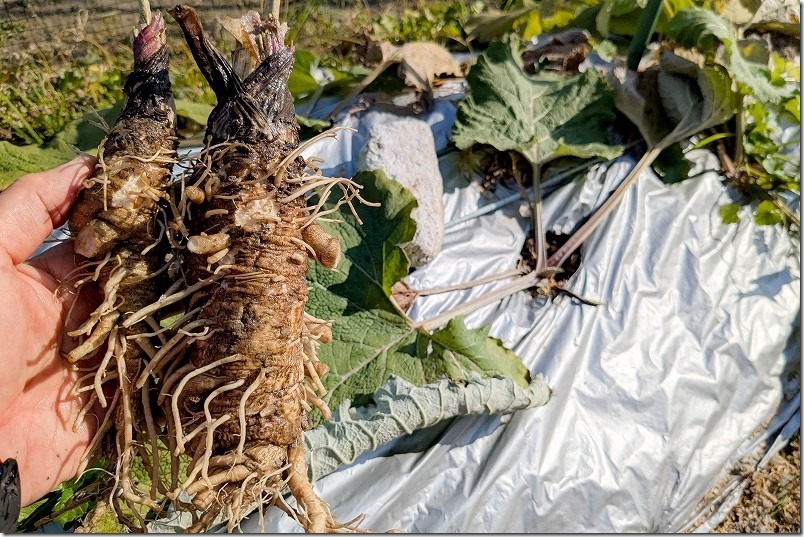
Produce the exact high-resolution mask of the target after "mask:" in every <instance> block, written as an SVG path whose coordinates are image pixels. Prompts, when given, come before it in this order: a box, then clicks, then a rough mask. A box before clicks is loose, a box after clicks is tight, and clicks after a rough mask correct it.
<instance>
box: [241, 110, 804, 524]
mask: <svg viewBox="0 0 804 537" xmlns="http://www.w3.org/2000/svg"><path fill="white" fill-rule="evenodd" d="M381 119H382V120H384V121H392V120H393V116H390V115H389V116H387V117H384V118H381ZM423 119H424V120H426V121H427V122H428V123H429V124H430V125H431V126H432V128H433V132H434V135H435V140H436V147H435V148H434V149H435V150H436V151H439V152H440V154H442V156H441V158H440V167H441V173H442V175H443V177H444V191H445V194H444V205H445V220H446V222H447V225H448V226H449V227H448V229H447V231H446V234H445V238H444V243H443V249H442V252H441V254H440V255H439V256H438V257H437V258H436V259H435V260H434V261H433V262H431V263H430V264H429V265H427V266H425V267H421V268H419V269H417V270H415V271H414V272H413V273H412V274H411V275H410V276H409V278H408V283H409V284H410V286H411V287H413V288H417V289H424V288H432V287H441V286H445V285H453V284H456V283H460V282H464V281H469V280H473V279H477V278H481V277H484V276H489V275H493V274H497V273H500V272H504V271H508V270H511V269H513V268H515V267H516V263H517V260H518V257H519V253H520V251H521V248H522V245H523V242H524V241H525V239H526V238H527V236H528V233H530V231H529V227H530V226H529V217H528V216H527V213H526V212H525V211H521V206H522V205H524V202H519V203H514V204H511V205H508V206H506V207H504V208H501V209H498V210H496V211H494V212H490V213H489V214H486V215H484V216H480V217H478V218H473V219H470V220H468V221H466V222H464V223H460V224H458V225H452V226H450V225H449V222H455V221H458V220H459V219H460V218H461V216H463V215H466V214H468V213H470V212H473V211H475V210H476V209H477V208H478V207H481V206H483V205H486V204H488V203H491V202H492V201H493V200H489V199H487V198H486V197H484V196H483V195H481V192H480V191H479V189H478V186H477V182H475V183H474V184H470V183H469V182H468V181H467V180H466V179H465V178H463V177H462V176H461V174H460V173H459V172H458V154H457V153H455V152H450V151H449V150H445V148H446V146H447V139H448V135H449V132H450V128H451V124H452V121H453V119H454V107H453V105H452V104H451V103H450V102H448V101H446V100H439V101H437V102H436V105H435V107H434V109H433V110H432V111H431V112H430V113H429V115H427V116H424V117H423ZM373 121H377V118H376V117H375V118H374V119H373ZM342 123H343V124H344V125H347V126H352V127H355V128H356V129H357V132H354V133H352V132H341V133H339V135H338V141H337V142H333V141H331V140H329V141H323V142H320V143H317V144H316V145H315V146H313V147H311V148H310V149H309V150H308V151H307V153H306V154H307V156H310V155H319V156H322V157H324V158H325V159H326V164H325V165H324V171H325V173H326V172H328V171H329V172H332V173H337V174H339V175H349V174H350V173H351V172H353V171H354V161H355V159H356V158H357V155H358V154H359V152H360V150H361V148H362V147H363V145H364V144H365V143H366V141H367V140H366V132H367V128H366V125H365V121H364V120H361V119H360V118H359V117H354V116H349V117H347V118H346V119H345V120H344V121H343V122H342ZM688 158H690V159H691V160H693V161H694V162H695V168H694V170H693V172H692V175H694V176H695V177H694V178H693V179H690V180H687V181H684V182H683V183H681V184H678V185H675V186H667V185H665V184H663V183H662V182H661V181H660V180H659V179H658V178H657V177H656V176H655V175H654V174H653V173H652V172H650V171H648V172H646V173H644V174H643V176H642V177H641V178H640V179H639V181H638V182H637V184H636V186H635V187H633V188H632V189H631V190H630V191H629V192H628V194H627V196H626V197H625V199H624V200H623V202H622V203H621V204H620V205H619V206H618V207H617V209H616V210H615V212H614V213H613V214H611V215H610V216H609V218H608V219H607V220H606V222H605V223H604V224H603V225H602V226H601V227H600V228H599V229H598V230H597V231H596V232H595V233H594V235H592V237H591V238H590V239H589V240H588V241H587V242H586V244H585V246H584V247H583V249H582V254H583V260H582V264H581V266H580V269H579V270H578V271H577V272H576V273H575V274H574V275H573V276H572V277H571V278H570V280H569V281H568V282H567V284H566V285H567V287H568V288H569V289H571V290H572V291H573V292H574V293H576V294H578V295H583V296H585V297H589V298H592V299H595V300H599V301H602V302H604V304H603V305H601V306H590V305H583V304H581V303H579V302H578V301H577V300H575V299H572V298H570V297H568V296H561V297H559V298H556V299H554V300H552V301H546V300H545V299H543V298H541V299H534V298H533V297H531V296H530V295H529V294H527V293H525V292H520V293H517V294H515V295H513V296H510V297H508V298H506V299H504V300H502V301H500V302H498V303H495V304H492V305H489V306H486V307H484V308H482V309H480V310H478V311H475V312H474V313H472V314H471V315H469V316H468V317H467V319H466V321H467V324H468V325H469V326H470V327H476V326H480V325H483V324H489V323H490V324H491V326H492V329H491V334H492V335H494V336H496V337H499V338H501V339H502V340H503V342H504V343H505V345H506V346H509V347H510V348H513V349H514V350H515V352H517V353H518V354H519V355H520V356H521V357H522V359H523V360H524V362H525V364H526V365H527V366H528V367H529V368H530V370H531V371H532V372H533V373H543V374H544V375H545V378H546V380H547V382H548V384H549V385H550V386H551V387H552V389H553V391H554V394H553V397H552V399H551V400H550V402H548V403H547V405H546V406H544V407H541V408H535V409H531V410H525V411H520V412H517V413H515V414H514V415H512V416H504V417H500V416H491V417H489V416H485V417H466V418H457V419H454V420H451V421H449V422H446V423H444V424H442V425H441V426H435V427H431V428H429V429H426V430H423V431H419V432H417V433H415V434H414V435H412V436H411V437H406V438H402V439H399V440H396V441H393V442H391V443H390V444H388V445H385V446H382V447H380V448H379V449H377V450H376V451H374V452H371V453H368V454H365V455H363V456H361V457H360V458H359V459H358V460H357V461H356V462H355V463H353V464H351V465H349V466H348V467H344V468H341V469H340V470H339V471H337V472H335V473H333V474H331V475H329V476H326V477H324V478H322V479H320V480H318V481H316V483H315V488H316V490H317V491H318V492H319V493H320V495H321V496H322V497H323V498H324V499H325V500H326V501H327V502H328V503H329V505H330V506H331V509H332V512H333V513H334V514H335V515H336V517H337V518H338V519H339V520H341V521H345V520H349V519H351V518H352V517H355V516H357V515H359V514H361V513H365V515H366V518H365V521H364V522H363V524H362V525H361V527H363V528H366V529H370V530H374V531H386V530H389V529H400V530H404V531H409V532H582V531H596V532H624V531H652V532H667V531H679V530H690V529H695V528H696V527H697V528H698V529H699V530H705V529H708V528H711V527H712V526H714V525H715V524H716V523H718V522H719V521H720V520H722V519H723V517H724V516H725V510H726V509H727V507H728V504H729V502H731V503H733V501H734V500H735V497H736V495H738V493H739V489H740V488H739V482H737V481H738V479H737V478H736V477H730V476H729V471H730V470H731V469H732V468H733V467H734V466H735V465H736V464H737V463H738V462H739V461H740V460H741V459H743V458H744V457H747V456H750V455H752V454H754V455H755V454H756V452H757V451H758V450H760V451H761V452H762V453H764V451H762V450H763V449H765V450H767V449H766V448H763V446H765V445H766V444H771V443H772V441H773V439H774V437H776V436H777V434H778V433H779V431H780V430H781V429H782V427H783V426H785V425H787V428H786V430H787V434H788V437H789V434H790V431H791V430H794V429H795V427H796V425H797V423H799V422H800V415H799V407H800V396H799V393H800V387H799V383H798V380H797V378H795V377H794V376H793V375H794V373H795V371H796V370H797V369H798V364H799V362H798V356H799V350H800V334H799V331H798V329H797V328H796V327H798V325H799V324H800V317H799V301H800V296H799V294H800V291H799V278H800V270H799V266H800V264H799V259H800V254H799V251H798V243H797V240H796V239H794V238H792V237H791V236H790V235H789V234H788V233H787V232H786V231H785V230H783V229H782V228H781V227H779V226H776V227H769V226H764V227H763V226H757V225H755V224H754V222H753V219H752V217H751V213H750V207H748V208H744V209H743V212H741V216H742V218H741V221H740V222H739V223H738V224H733V225H726V224H723V223H722V221H721V217H720V215H719V212H718V209H719V207H720V206H721V205H723V204H726V203H729V202H730V201H731V198H730V196H729V192H728V190H727V189H726V188H725V187H724V186H723V185H722V183H721V180H720V177H719V176H718V173H717V172H716V171H715V170H717V168H718V167H719V166H718V162H717V159H716V158H715V157H714V155H712V154H711V153H709V152H707V151H704V150H696V151H693V152H691V153H689V154H688ZM634 162H635V161H634V159H633V158H630V157H622V158H620V159H618V160H616V161H614V162H612V163H608V164H603V165H598V166H597V167H595V168H593V169H592V170H591V171H590V172H589V174H588V177H587V179H586V180H585V181H584V180H580V179H576V180H575V181H573V182H571V183H569V184H565V185H563V186H561V185H557V186H555V185H554V187H553V188H552V189H551V188H549V185H548V189H547V190H548V191H551V192H550V195H549V196H547V198H546V200H545V205H544V212H545V219H546V223H547V227H548V229H552V230H554V231H556V232H561V233H569V232H571V231H572V230H573V229H574V228H575V227H576V226H577V224H578V223H579V221H580V220H581V219H582V218H584V217H585V216H587V215H588V214H589V213H590V212H591V211H592V210H593V209H594V208H595V207H597V206H599V205H600V204H601V203H602V202H603V201H604V200H605V198H606V197H607V195H608V194H609V193H610V192H611V191H612V190H613V189H614V188H615V187H616V185H617V184H618V183H619V182H620V181H621V180H622V179H623V178H624V177H625V175H626V174H627V173H628V171H629V169H630V168H631V167H632V166H633V165H634ZM513 192H514V191H513V190H511V191H506V190H505V189H504V188H499V189H498V190H497V192H496V195H497V196H498V197H499V198H502V197H505V196H506V195H507V194H511V193H513ZM523 214H524V216H523ZM505 285H506V282H505V281H498V282H494V283H489V284H485V285H481V286H478V287H475V288H472V289H469V290H464V291H456V292H452V293H447V294H439V295H432V296H425V297H420V298H419V299H418V300H417V301H416V302H415V304H414V306H413V308H412V309H411V310H410V312H409V314H410V315H411V316H412V317H413V318H414V319H422V318H428V317H431V316H433V315H435V314H437V313H440V312H442V311H445V310H447V309H449V308H451V307H453V306H455V305H457V304H460V303H462V302H464V301H466V300H468V299H470V298H472V297H475V296H479V295H480V294H482V293H484V292H487V291H489V290H491V289H495V288H498V287H504V286H505ZM783 437H784V435H782V436H781V437H780V438H781V440H778V441H777V442H776V444H775V446H772V447H771V449H778V447H779V444H780V443H781V442H783ZM760 458H761V453H760ZM718 507H720V509H718ZM259 527H260V525H259V523H258V521H257V520H256V517H255V516H252V517H251V518H250V519H249V520H248V521H246V522H244V523H243V530H244V531H247V532H248V531H258V529H259ZM265 529H266V530H267V531H300V529H299V527H298V526H297V525H296V524H295V523H294V522H293V521H292V520H291V519H289V518H288V517H287V516H286V515H284V514H283V513H281V512H278V510H272V511H271V512H270V513H269V514H268V515H267V517H266V520H265Z"/></svg>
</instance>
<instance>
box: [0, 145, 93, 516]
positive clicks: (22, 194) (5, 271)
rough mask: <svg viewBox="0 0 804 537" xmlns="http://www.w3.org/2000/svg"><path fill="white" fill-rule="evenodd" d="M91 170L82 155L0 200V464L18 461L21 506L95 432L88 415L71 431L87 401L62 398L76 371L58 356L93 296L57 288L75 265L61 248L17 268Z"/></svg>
mask: <svg viewBox="0 0 804 537" xmlns="http://www.w3.org/2000/svg"><path fill="white" fill-rule="evenodd" d="M93 165H94V161H92V160H91V159H88V158H87V157H84V158H83V160H81V161H78V160H76V161H73V162H72V163H70V164H68V165H65V166H63V167H61V168H57V169H56V170H53V171H50V172H44V173H42V174H34V175H29V176H27V177H25V178H22V179H20V180H19V181H18V182H17V183H15V184H14V185H12V186H11V187H10V188H9V189H8V190H6V191H4V192H3V193H2V194H1V195H0V299H2V303H0V342H1V343H2V345H1V346H0V364H2V366H3V369H2V370H0V458H2V459H6V458H14V459H16V460H17V463H18V464H19V468H20V480H21V488H22V491H21V492H22V504H23V505H26V504H28V503H30V502H31V501H34V500H36V499H37V498H38V497H39V496H41V495H42V494H44V493H45V492H47V491H48V490H50V489H51V488H52V487H53V486H54V485H56V484H57V483H59V482H61V481H64V480H65V479H69V478H70V477H72V476H73V475H74V473H75V470H76V468H77V466H78V462H79V460H80V458H81V455H82V454H83V450H84V448H85V447H86V445H87V444H88V442H89V440H90V438H91V435H92V434H93V432H94V430H95V428H96V427H97V418H94V417H93V416H91V415H90V416H88V419H87V420H86V421H85V422H84V423H83V424H82V425H81V426H80V427H79V428H78V429H77V431H73V425H74V423H75V419H76V417H77V415H78V412H79V411H80V409H81V407H82V406H83V405H84V404H85V403H86V399H87V398H86V397H84V398H75V397H73V396H72V395H71V394H70V390H71V389H72V386H73V384H74V382H75V380H76V379H77V373H76V372H75V371H71V370H70V369H69V368H68V364H67V363H66V361H64V360H63V359H62V356H61V353H62V351H63V350H65V349H67V350H69V348H70V344H71V343H70V341H69V340H70V338H69V337H67V336H66V332H67V331H69V330H70V329H72V328H73V327H75V326H77V325H78V324H79V323H80V322H81V321H82V320H83V319H85V318H86V316H87V315H88V314H89V311H91V308H92V307H94V305H95V304H97V302H96V301H97V296H96V294H95V293H92V295H93V296H89V295H90V290H88V289H87V290H82V291H81V295H80V297H79V298H80V300H78V301H76V296H75V293H74V292H68V290H67V289H59V282H60V281H61V280H63V279H64V277H65V276H66V275H67V274H68V273H70V272H71V271H72V270H73V269H75V268H76V262H77V261H78V260H77V259H76V257H77V256H75V255H74V254H73V251H72V244H71V243H69V242H68V243H65V244H61V245H59V246H56V247H54V248H52V249H50V250H48V251H47V252H45V253H44V254H42V255H41V256H39V257H37V258H35V259H32V260H30V261H28V262H25V259H26V258H27V257H28V256H29V255H30V254H31V253H33V251H34V250H35V249H36V247H37V246H38V245H39V244H40V243H41V241H42V240H43V239H44V238H45V237H46V236H47V235H48V234H50V232H51V231H52V229H53V227H54V226H58V225H60V224H61V223H63V221H64V218H65V215H66V214H67V212H68V211H69V207H70V206H71V205H72V203H73V202H74V200H75V197H76V195H77V192H78V190H79V188H80V183H81V180H82V179H83V178H84V177H85V176H86V175H87V173H88V172H90V171H91V169H92V167H93ZM57 289H58V292H57ZM73 302H76V304H75V307H74V308H73V310H72V312H71V314H70V316H69V317H70V319H67V317H68V315H67V314H68V312H69V310H70V307H71V306H72V305H73ZM65 321H67V322H66V324H65ZM84 395H86V394H84Z"/></svg>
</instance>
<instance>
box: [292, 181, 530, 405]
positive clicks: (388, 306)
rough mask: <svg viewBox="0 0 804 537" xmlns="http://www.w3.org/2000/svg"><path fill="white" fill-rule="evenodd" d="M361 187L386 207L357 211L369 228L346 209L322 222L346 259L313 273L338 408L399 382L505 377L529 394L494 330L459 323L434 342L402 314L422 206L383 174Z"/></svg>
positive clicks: (316, 311) (312, 299)
mask: <svg viewBox="0 0 804 537" xmlns="http://www.w3.org/2000/svg"><path fill="white" fill-rule="evenodd" d="M355 181H357V182H358V183H360V184H362V185H363V187H364V188H363V192H362V195H363V197H364V198H366V199H367V200H370V201H377V202H380V203H381V206H380V207H368V206H364V205H359V206H356V210H357V212H358V214H359V216H360V219H361V220H362V224H360V223H358V222H357V219H356V218H355V217H354V215H352V214H351V212H350V211H349V209H348V208H345V207H342V208H341V209H340V210H339V211H338V213H336V214H335V216H336V217H337V218H338V220H340V222H338V223H330V222H322V223H321V225H322V227H325V228H326V229H327V231H329V232H330V233H332V234H333V235H335V236H338V237H340V240H341V248H342V250H343V254H344V255H343V258H342V260H341V262H340V264H339V265H338V267H337V269H336V270H327V269H324V268H322V267H320V266H316V265H312V266H311V268H310V272H309V273H308V281H309V283H310V292H309V295H308V301H307V311H308V313H310V314H311V315H314V316H316V317H319V318H323V319H331V320H332V321H333V324H332V335H333V341H332V342H331V343H328V344H326V345H322V346H321V347H320V349H319V358H320V359H321V360H322V361H323V362H324V363H326V364H327V365H328V366H329V368H330V371H329V373H327V375H326V376H325V377H324V379H323V382H324V385H325V386H326V387H327V389H328V390H329V393H328V394H327V396H326V397H325V400H326V401H327V402H328V403H329V405H330V407H332V408H334V407H337V406H338V405H339V404H340V403H341V402H342V401H344V400H346V399H349V400H351V401H352V402H353V403H355V404H356V405H361V404H365V403H367V402H369V401H370V400H371V396H372V394H373V393H374V392H375V390H377V388H379V387H380V386H381V385H382V384H383V383H384V382H386V381H387V380H388V378H389V377H390V376H391V375H397V376H399V377H401V378H403V379H405V380H407V381H408V382H411V383H413V384H415V385H417V386H422V385H425V384H428V383H430V382H434V381H437V380H439V379H440V378H443V377H444V376H445V375H446V376H448V377H449V378H450V379H452V380H453V381H459V380H468V379H469V377H470V376H471V375H472V374H473V373H474V374H483V375H485V376H492V375H495V374H503V375H506V376H508V377H510V378H512V379H513V380H514V381H515V382H516V383H517V384H519V385H520V386H523V387H525V386H528V384H529V382H530V374H529V372H528V370H527V369H526V368H525V366H524V365H523V364H522V361H521V360H520V358H519V357H518V356H517V355H516V354H514V353H513V352H511V351H510V350H508V349H506V348H504V347H503V346H502V343H501V342H500V341H499V340H497V339H495V338H492V337H489V336H488V330H487V329H476V330H469V329H467V328H466V327H465V326H464V324H463V321H462V320H461V319H460V318H456V319H453V320H452V321H451V322H450V323H449V324H448V325H447V326H446V327H445V328H443V329H441V330H437V331H436V332H434V333H432V334H430V333H428V332H426V331H424V330H421V329H420V328H418V327H417V325H416V323H414V322H412V321H410V320H409V319H408V318H406V317H404V316H403V315H402V314H400V313H399V312H398V311H397V309H396V307H395V305H394V303H393V301H392V300H391V298H390V296H391V286H392V285H393V284H394V283H396V282H397V281H399V280H400V279H402V278H403V277H405V276H406V275H407V274H408V270H409V268H410V264H409V261H408V259H407V257H406V256H405V254H404V252H403V251H402V249H401V248H400V246H401V245H402V244H403V243H405V242H407V241H409V240H410V239H411V238H412V237H413V235H414V233H415V232H416V225H415V223H414V221H413V220H412V219H411V217H410V213H411V211H412V210H413V209H414V208H415V207H416V206H417V204H416V201H415V199H414V198H413V196H412V194H411V193H410V192H409V191H408V190H407V189H405V188H404V187H402V186H401V185H399V183H397V182H395V181H393V180H392V179H389V178H388V177H387V176H386V175H385V174H384V173H383V172H380V171H375V172H362V173H360V174H359V175H358V176H356V177H355Z"/></svg>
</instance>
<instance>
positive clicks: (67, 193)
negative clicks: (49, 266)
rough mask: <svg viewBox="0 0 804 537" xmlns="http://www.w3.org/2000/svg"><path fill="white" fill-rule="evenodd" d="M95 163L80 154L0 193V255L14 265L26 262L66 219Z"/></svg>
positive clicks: (21, 180)
mask: <svg viewBox="0 0 804 537" xmlns="http://www.w3.org/2000/svg"><path fill="white" fill-rule="evenodd" d="M95 162H96V161H95V159H94V158H93V157H91V156H89V155H79V156H78V157H76V158H74V159H73V160H71V161H70V162H68V163H66V164H63V165H61V166H59V167H58V168H54V169H52V170H48V171H45V172H41V173H32V174H28V175H25V176H23V177H20V178H19V179H17V181H16V182H14V183H13V184H12V185H11V186H10V187H8V188H7V189H6V190H4V191H3V192H2V193H0V252H2V251H5V252H6V253H7V254H8V256H9V257H10V258H11V262H12V263H13V264H15V265H16V264H18V263H22V262H23V261H25V260H26V259H27V258H28V257H29V256H30V255H31V254H33V253H34V252H35V251H36V249H37V247H39V245H40V244H42V241H43V240H45V239H46V238H47V236H48V235H50V233H51V232H52V231H53V230H54V229H55V228H57V227H59V226H60V225H62V224H63V223H64V222H65V221H66V220H67V216H68V215H69V212H70V208H71V207H72V205H73V204H74V203H75V200H76V199H77V197H78V193H79V192H80V190H81V184H82V182H83V181H84V179H86V178H87V177H89V176H91V175H92V173H93V172H94V170H95Z"/></svg>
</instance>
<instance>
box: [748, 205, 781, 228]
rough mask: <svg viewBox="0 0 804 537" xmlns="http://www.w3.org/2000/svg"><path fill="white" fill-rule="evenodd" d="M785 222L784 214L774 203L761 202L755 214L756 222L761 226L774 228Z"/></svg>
mask: <svg viewBox="0 0 804 537" xmlns="http://www.w3.org/2000/svg"><path fill="white" fill-rule="evenodd" d="M782 220H783V216H782V212H781V211H780V210H779V209H778V208H777V207H776V205H774V204H773V202H772V201H768V200H765V201H761V202H760V203H759V205H757V209H756V211H755V212H754V222H756V223H757V225H759V226H773V225H776V224H781V223H782Z"/></svg>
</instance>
